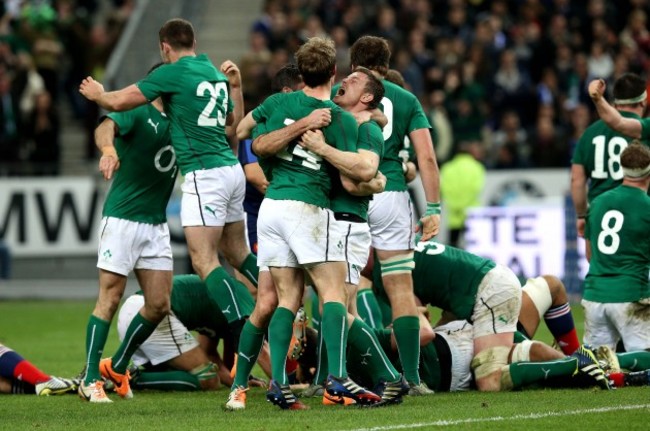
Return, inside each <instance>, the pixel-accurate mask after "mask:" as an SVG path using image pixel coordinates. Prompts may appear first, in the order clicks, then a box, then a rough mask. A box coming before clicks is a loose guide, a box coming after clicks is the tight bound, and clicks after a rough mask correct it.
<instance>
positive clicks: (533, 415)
mask: <svg viewBox="0 0 650 431" xmlns="http://www.w3.org/2000/svg"><path fill="white" fill-rule="evenodd" d="M641 409H650V404H637V405H632V406H615V407H598V408H594V409H581V410H565V411H563V412H546V413H530V414H527V415H513V416H508V417H505V416H493V417H487V418H468V419H451V420H438V421H434V422H420V423H414V424H401V425H386V426H379V427H372V428H356V429H354V430H352V431H384V430H397V429H410V428H422V427H434V426H438V427H445V426H453V425H460V424H468V423H480V422H503V421H510V420H520V419H541V418H549V417H560V416H575V415H582V414H587V413H606V412H613V411H620V410H641Z"/></svg>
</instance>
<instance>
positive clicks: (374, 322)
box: [357, 289, 384, 329]
mask: <svg viewBox="0 0 650 431" xmlns="http://www.w3.org/2000/svg"><path fill="white" fill-rule="evenodd" d="M357 310H358V311H359V316H361V319H363V321H364V322H366V324H367V325H368V326H370V327H371V328H373V329H380V328H383V327H384V322H383V316H382V314H381V308H379V303H378V302H377V297H376V296H375V293H374V292H373V291H372V290H371V289H362V290H360V291H359V293H357Z"/></svg>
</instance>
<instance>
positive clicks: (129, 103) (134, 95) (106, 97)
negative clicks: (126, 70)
mask: <svg viewBox="0 0 650 431" xmlns="http://www.w3.org/2000/svg"><path fill="white" fill-rule="evenodd" d="M79 92H80V93H81V94H82V95H83V96H84V97H85V98H86V99H88V100H90V101H91V102H95V103H97V104H98V105H99V106H101V107H102V108H104V109H106V110H108V111H112V112H115V111H119V112H121V111H128V110H129V109H133V108H135V107H137V106H140V105H144V104H145V103H147V98H146V97H144V94H142V91H140V89H139V88H138V87H137V86H136V85H135V84H131V85H129V86H128V87H126V88H123V89H121V90H117V91H108V92H107V91H104V86H103V85H102V84H101V83H100V82H98V81H95V80H94V79H93V78H92V77H90V76H89V77H87V78H86V79H84V80H83V81H81V85H80V86H79Z"/></svg>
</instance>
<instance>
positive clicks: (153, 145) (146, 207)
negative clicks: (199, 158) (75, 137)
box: [102, 104, 177, 224]
mask: <svg viewBox="0 0 650 431" xmlns="http://www.w3.org/2000/svg"><path fill="white" fill-rule="evenodd" d="M108 117H109V118H110V119H111V120H113V121H114V122H115V124H116V125H117V128H118V131H117V133H116V137H115V149H116V150H117V155H118V157H119V159H120V168H119V169H118V170H117V171H115V177H114V179H113V183H112V184H111V188H110V190H109V192H108V195H107V196H106V201H105V202H104V209H103V211H102V215H103V216H104V217H116V218H120V219H125V220H130V221H135V222H140V223H150V224H160V223H165V222H166V221H167V214H166V209H167V202H168V201H169V196H170V195H171V193H172V189H173V188H174V181H175V180H176V171H177V167H176V157H175V155H174V149H173V148H172V146H171V141H170V136H169V120H168V119H167V117H165V115H164V114H162V113H161V112H160V111H158V110H157V109H156V108H155V107H154V106H153V105H151V104H146V105H142V106H139V107H137V108H135V109H132V110H130V111H125V112H113V113H110V114H108Z"/></svg>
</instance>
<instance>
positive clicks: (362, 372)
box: [350, 250, 650, 392]
mask: <svg viewBox="0 0 650 431" xmlns="http://www.w3.org/2000/svg"><path fill="white" fill-rule="evenodd" d="M459 251H460V252H462V253H466V252H463V251H462V250H459ZM479 261H480V259H478V258H477V260H476V262H479ZM468 265H470V263H469V261H468V262H466V263H465V264H464V265H463V266H467V269H469V268H470V267H471V266H468ZM458 268H459V267H457V268H456V270H457V269H458ZM563 304H567V295H566V291H565V289H564V285H563V284H562V282H561V281H560V280H559V279H558V278H557V277H554V276H549V275H544V276H540V277H536V278H534V279H529V280H528V281H527V283H526V285H525V286H524V289H523V292H522V308H521V310H520V312H519V325H520V328H521V329H520V330H521V331H522V332H521V333H519V332H518V333H516V342H517V343H519V344H521V348H520V349H518V350H513V353H512V355H510V356H509V358H508V363H507V364H506V365H503V367H502V369H501V378H500V381H499V385H498V386H495V388H494V390H510V389H513V388H521V387H523V386H527V385H531V384H535V385H542V386H546V385H550V386H574V387H575V386H583V385H588V386H594V385H596V386H599V387H601V388H602V389H607V388H608V382H607V380H606V378H605V374H604V372H603V369H601V367H600V365H599V363H600V361H601V360H602V361H604V362H605V363H609V362H611V361H612V357H613V362H615V363H616V365H614V366H615V367H616V368H617V369H619V368H623V367H624V366H625V367H629V368H631V369H630V371H636V370H640V369H645V368H647V367H649V366H650V353H648V352H635V353H634V354H630V355H627V356H626V355H619V358H620V364H619V363H618V358H617V357H616V356H615V355H613V354H612V353H611V352H610V351H608V350H607V349H597V351H596V352H597V355H598V361H599V362H598V363H597V362H596V358H595V356H594V354H593V352H591V350H590V349H588V348H586V347H584V346H583V347H578V348H577V349H575V351H574V352H573V353H572V354H571V355H570V356H565V354H566V351H565V353H562V352H559V351H557V350H555V349H553V348H552V347H550V346H548V345H546V344H544V343H542V342H539V341H536V340H530V339H529V338H528V337H529V336H530V337H532V336H534V335H535V332H536V331H537V329H538V327H539V324H540V321H541V319H542V316H544V317H545V318H546V316H548V315H549V314H552V313H553V310H554V309H557V308H558V306H561V305H563ZM444 317H445V314H444V313H443V318H444ZM568 317H569V318H571V314H570V313H569V314H568ZM452 318H453V317H452ZM548 323H549V321H548V320H547V324H548ZM421 324H422V326H423V327H426V328H430V323H429V321H428V319H427V318H426V317H424V316H421ZM548 326H549V329H551V328H552V326H551V325H550V324H549V325H548ZM433 331H434V332H433V334H431V335H426V331H422V336H421V343H422V351H421V357H420V375H421V376H422V379H423V380H424V381H425V383H427V385H428V386H429V387H431V388H433V389H434V390H435V391H437V392H446V391H466V390H469V389H471V388H473V387H475V385H474V378H473V376H472V367H471V362H472V358H473V357H474V349H473V342H472V338H473V326H472V324H470V323H469V322H467V321H466V320H452V321H446V323H445V322H442V321H441V322H439V323H438V326H436V327H434V328H433ZM377 332H378V338H379V340H380V341H381V343H382V346H383V348H384V349H385V350H386V351H387V352H388V354H389V357H391V358H393V359H394V360H395V361H397V360H398V358H395V356H396V355H397V351H396V348H395V342H394V337H393V336H392V334H391V330H390V329H379V330H377ZM574 336H575V334H574ZM635 361H636V362H635ZM350 362H351V364H360V365H358V366H353V365H351V366H350V372H351V373H352V374H353V375H354V376H355V378H357V376H359V377H358V378H359V381H361V382H363V383H364V384H367V385H372V384H374V383H375V382H377V378H376V377H373V376H372V375H371V374H370V373H368V372H367V370H366V369H365V368H364V367H363V364H364V362H365V359H364V357H363V355H358V354H351V355H350ZM396 363H397V364H398V368H399V363H398V362H396ZM607 366H608V368H609V365H607ZM573 377H576V378H573Z"/></svg>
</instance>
